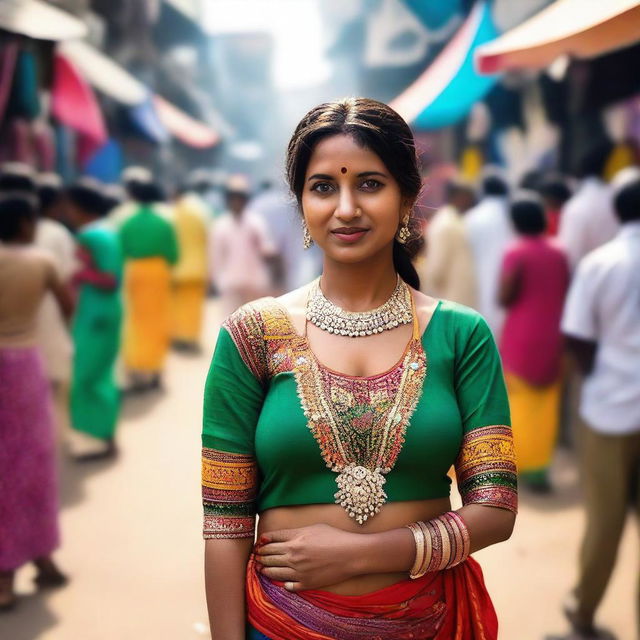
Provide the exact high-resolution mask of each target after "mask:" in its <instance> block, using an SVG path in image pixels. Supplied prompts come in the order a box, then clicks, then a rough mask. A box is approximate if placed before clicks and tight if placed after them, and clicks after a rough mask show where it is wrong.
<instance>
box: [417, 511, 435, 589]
mask: <svg viewBox="0 0 640 640" xmlns="http://www.w3.org/2000/svg"><path fill="white" fill-rule="evenodd" d="M418 526H419V527H420V530H421V531H422V536H423V537H424V559H423V560H422V565H421V566H420V569H419V571H418V577H422V576H423V575H424V574H425V573H427V570H428V568H429V565H430V564H431V559H432V558H433V541H432V540H431V533H430V532H429V527H428V526H427V524H426V523H424V522H422V521H419V522H418Z"/></svg>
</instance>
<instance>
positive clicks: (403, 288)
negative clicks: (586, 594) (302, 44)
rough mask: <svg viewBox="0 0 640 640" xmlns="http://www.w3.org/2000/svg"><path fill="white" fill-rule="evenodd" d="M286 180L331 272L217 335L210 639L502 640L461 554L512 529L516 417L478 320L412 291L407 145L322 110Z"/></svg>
mask: <svg viewBox="0 0 640 640" xmlns="http://www.w3.org/2000/svg"><path fill="white" fill-rule="evenodd" d="M287 173H288V179H289V184H290V186H291V189H292V191H293V193H294V194H295V196H296V198H297V201H298V204H299V205H300V209H301V213H302V216H303V225H304V236H305V244H306V245H307V246H308V245H310V244H311V242H316V243H317V244H318V245H319V246H320V248H321V249H322V250H323V252H324V265H323V272H322V276H321V278H320V279H319V281H315V282H313V283H311V284H310V285H308V286H305V287H302V288H301V289H298V290H295V291H292V292H291V293H288V294H286V295H284V296H282V297H280V298H263V299H261V300H258V301H255V302H253V303H249V304H247V305H245V306H244V307H241V308H240V309H239V310H238V311H236V312H235V313H234V314H232V315H231V316H230V317H229V318H227V319H226V320H225V322H224V324H223V326H222V328H221V330H220V334H219V337H218V343H217V345H216V349H215V353H214V356H213V361H212V365H211V369H210V372H209V376H208V379H207V383H206V388H205V399H204V427H203V434H202V445H203V455H202V463H203V466H202V491H203V502H204V537H205V538H206V540H207V542H206V559H205V566H206V587H207V602H208V606H209V614H210V621H211V631H212V635H213V637H217V638H225V640H239V639H244V638H267V639H268V640H278V639H280V640H285V639H286V640H292V639H299V640H311V639H314V640H319V639H328V638H344V639H347V640H348V639H351V638H354V639H355V638H363V639H364V638H380V639H384V640H391V639H392V638H393V639H399V638H437V639H438V640H448V639H450V638H454V637H455V638H460V639H461V640H469V639H473V638H486V639H495V638H497V618H496V615H495V612H494V610H493V606H492V605H491V601H490V598H489V596H488V594H487V592H486V589H485V587H484V583H483V579H482V573H481V570H480V568H479V566H478V565H477V563H476V562H475V561H474V560H473V559H472V558H470V557H468V556H469V553H470V552H473V551H476V550H478V549H481V548H484V547H486V546H488V545H491V544H495V543H497V542H500V541H503V540H506V539H507V538H508V537H509V536H510V534H511V531H512V529H513V525H514V520H515V512H516V508H517V495H516V477H515V460H514V455H513V443H512V439H511V430H510V427H509V407H508V403H507V398H506V393H505V388H504V381H503V377H502V370H501V367H500V360H499V357H498V354H497V350H496V347H495V344H494V342H493V339H492V337H491V332H490V330H489V329H488V327H487V325H486V323H485V321H484V320H483V319H482V318H481V317H480V316H479V315H478V314H477V313H475V312H474V311H472V310H470V309H467V308H466V307H463V306H460V305H457V304H454V303H450V302H447V301H444V300H442V301H439V300H435V299H433V298H430V297H428V296H425V295H423V294H421V293H420V292H419V290H418V289H419V281H418V277H417V274H416V272H415V270H414V268H413V266H412V264H411V258H412V257H414V256H415V254H416V252H417V251H418V249H419V244H420V241H419V238H417V237H416V236H415V232H414V225H413V217H412V209H413V206H414V203H415V201H416V198H417V196H418V194H419V192H420V188H421V180H420V172H419V168H418V164H417V158H416V152H415V146H414V141H413V137H412V134H411V131H410V129H409V127H408V126H407V125H406V123H405V122H404V121H403V120H402V118H400V116H398V114H396V113H395V112H394V111H393V110H392V109H390V108H389V107H387V106H386V105H384V104H381V103H378V102H375V101H372V100H368V99H362V98H358V99H347V100H343V101H340V102H335V103H328V104H323V105H320V106H318V107H316V108H315V109H313V110H312V111H310V112H309V113H308V114H307V115H306V116H305V117H304V118H303V119H302V121H301V122H300V124H299V125H298V127H297V129H296V131H295V133H294V135H293V138H292V140H291V142H290V144H289V149H288V157H287ZM452 465H455V469H456V475H457V482H458V489H459V491H460V494H461V496H462V503H463V506H462V507H461V508H460V509H458V510H456V511H452V510H451V503H450V500H449V485H450V482H451V481H450V479H449V476H448V471H449V469H450V467H451V466H452ZM256 514H259V516H260V519H259V522H258V527H257V534H258V540H257V543H256V544H255V545H254V536H255V516H256ZM245 625H246V626H245Z"/></svg>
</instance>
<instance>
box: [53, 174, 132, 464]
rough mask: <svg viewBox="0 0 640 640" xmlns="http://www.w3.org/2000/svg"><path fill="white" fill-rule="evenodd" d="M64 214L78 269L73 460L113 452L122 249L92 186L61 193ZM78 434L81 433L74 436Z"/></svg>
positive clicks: (117, 409) (97, 190) (117, 410)
mask: <svg viewBox="0 0 640 640" xmlns="http://www.w3.org/2000/svg"><path fill="white" fill-rule="evenodd" d="M65 200H66V209H67V216H68V219H69V220H70V222H71V223H72V224H73V226H74V227H75V228H76V230H77V233H76V242H77V245H78V250H77V258H78V262H79V265H80V268H79V269H78V271H77V272H76V274H75V276H74V278H73V280H74V283H75V284H76V285H77V287H78V293H79V296H78V306H77V309H76V314H75V317H74V320H73V342H74V357H73V375H72V381H71V422H72V426H73V429H74V434H75V437H73V439H72V441H71V444H72V446H73V449H74V454H75V456H76V459H78V460H81V461H88V460H96V459H102V458H105V457H110V456H113V455H114V454H115V452H116V449H115V442H114V435H115V430H116V426H117V423H118V418H119V415H120V391H119V389H118V388H117V387H116V382H115V363H116V358H117V357H118V351H119V350H120V330H121V323H122V301H121V297H120V287H121V283H122V252H121V250H120V242H119V241H118V236H117V235H116V234H115V232H114V231H113V230H112V229H111V228H110V227H109V226H107V225H106V224H105V223H104V221H103V220H102V218H104V216H105V215H106V214H107V213H108V211H107V206H106V203H105V199H104V197H103V195H102V193H101V191H100V187H99V186H98V185H95V184H92V183H91V182H88V181H85V182H78V183H77V184H74V185H72V186H70V187H69V188H68V189H67V191H66V198H65ZM78 434H81V435H80V436H79V435H78Z"/></svg>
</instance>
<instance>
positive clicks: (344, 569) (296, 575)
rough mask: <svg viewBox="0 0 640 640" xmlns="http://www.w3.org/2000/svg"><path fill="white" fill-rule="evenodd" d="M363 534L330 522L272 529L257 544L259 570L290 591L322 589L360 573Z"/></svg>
mask: <svg viewBox="0 0 640 640" xmlns="http://www.w3.org/2000/svg"><path fill="white" fill-rule="evenodd" d="M362 536H363V534H360V533H350V532H348V531H343V530H342V529H337V528H335V527H331V526H329V525H328V524H314V525H311V526H309V527H301V528H299V529H283V530H281V531H269V532H267V533H264V534H262V535H261V536H260V538H259V540H258V543H257V545H256V561H257V562H258V564H259V565H262V566H261V567H260V566H259V570H260V571H261V573H262V574H263V575H265V576H266V577H268V578H270V579H271V580H279V581H282V582H285V583H291V584H285V586H286V588H287V589H289V590H290V591H300V590H303V589H320V588H322V587H327V586H329V585H333V584H336V583H338V582H342V581H343V580H346V579H348V578H352V577H353V576H355V575H358V570H357V566H356V560H357V558H358V547H359V546H360V545H361V544H362V542H363V540H362Z"/></svg>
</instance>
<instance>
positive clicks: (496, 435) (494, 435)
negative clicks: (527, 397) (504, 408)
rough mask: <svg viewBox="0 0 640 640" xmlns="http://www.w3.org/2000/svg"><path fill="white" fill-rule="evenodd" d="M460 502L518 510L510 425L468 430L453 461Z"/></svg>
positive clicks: (514, 460)
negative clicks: (460, 497) (454, 461)
mask: <svg viewBox="0 0 640 640" xmlns="http://www.w3.org/2000/svg"><path fill="white" fill-rule="evenodd" d="M455 469H456V477H457V479H458V490H459V491H460V495H461V496H462V503H463V504H465V505H466V504H484V505H487V506H491V507H501V508H502V509H508V510H509V511H513V512H514V513H516V512H517V511H518V486H517V475H516V459H515V452H514V448H513V437H512V435H511V427H508V426H506V425H494V426H488V427H480V428H479V429H474V430H473V431H470V432H469V433H467V434H466V435H465V436H464V438H463V440H462V446H461V448H460V453H459V454H458V459H457V460H456V464H455Z"/></svg>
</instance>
